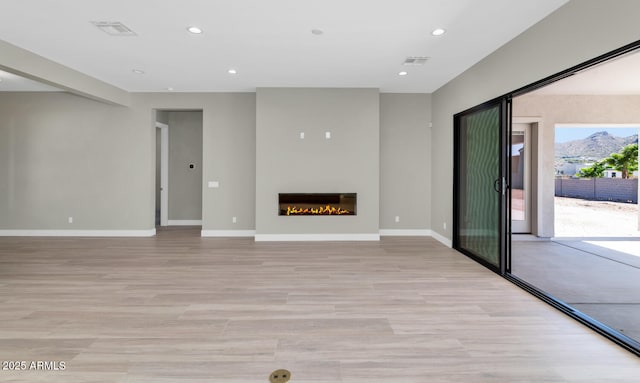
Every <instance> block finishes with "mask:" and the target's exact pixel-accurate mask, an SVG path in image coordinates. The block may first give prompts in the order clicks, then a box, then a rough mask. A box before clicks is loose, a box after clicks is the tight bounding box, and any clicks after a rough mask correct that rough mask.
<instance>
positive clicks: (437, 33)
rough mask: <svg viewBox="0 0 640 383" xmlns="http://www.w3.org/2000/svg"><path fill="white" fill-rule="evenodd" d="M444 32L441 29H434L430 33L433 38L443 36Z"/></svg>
mask: <svg viewBox="0 0 640 383" xmlns="http://www.w3.org/2000/svg"><path fill="white" fill-rule="evenodd" d="M445 32H446V31H445V30H444V29H442V28H438V29H434V30H433V32H431V34H432V35H434V36H442V35H444V33H445Z"/></svg>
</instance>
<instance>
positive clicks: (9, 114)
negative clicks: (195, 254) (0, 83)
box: [0, 92, 255, 230]
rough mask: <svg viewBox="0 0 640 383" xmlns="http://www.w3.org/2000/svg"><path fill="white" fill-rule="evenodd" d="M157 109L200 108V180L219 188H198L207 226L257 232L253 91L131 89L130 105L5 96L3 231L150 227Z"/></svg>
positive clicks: (1, 112) (0, 132)
mask: <svg viewBox="0 0 640 383" xmlns="http://www.w3.org/2000/svg"><path fill="white" fill-rule="evenodd" d="M154 109H190V110H194V109H201V110H203V111H204V112H203V133H202V136H203V143H204V144H203V148H204V151H203V155H202V157H203V166H202V170H203V179H204V180H218V181H220V184H221V187H220V188H219V189H203V190H202V192H203V196H202V200H203V209H202V211H203V217H202V218H203V229H205V230H215V229H227V230H229V229H253V227H254V212H255V209H254V201H255V94H253V93H209V94H156V93H153V94H134V95H133V97H132V106H131V107H130V108H127V107H119V106H113V105H108V104H104V103H101V102H96V101H93V100H89V99H86V98H82V97H78V96H74V95H71V94H66V93H8V92H2V93H0V230H1V229H4V230H61V229H74V230H148V229H152V228H153V227H154V224H155V222H154V216H155V214H154V211H155V200H156V197H155V191H156V186H155V178H156V170H155V169H156V166H155V162H156V158H155V153H156V128H155V121H156V119H155V112H154ZM231 212H233V215H235V216H237V217H238V223H237V224H235V225H233V224H232V223H231ZM69 216H72V217H74V223H73V224H68V223H67V217H69Z"/></svg>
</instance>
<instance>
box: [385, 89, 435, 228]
mask: <svg viewBox="0 0 640 383" xmlns="http://www.w3.org/2000/svg"><path fill="white" fill-rule="evenodd" d="M430 122H431V95H429V94H395V93H393V94H392V93H388V94H381V95H380V229H395V230H416V229H417V230H425V229H429V228H430V227H431V221H430V219H429V217H430V216H431V154H430V152H431V128H429V123H430ZM396 216H399V217H400V222H395V217H396Z"/></svg>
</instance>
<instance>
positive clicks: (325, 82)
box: [0, 0, 567, 92]
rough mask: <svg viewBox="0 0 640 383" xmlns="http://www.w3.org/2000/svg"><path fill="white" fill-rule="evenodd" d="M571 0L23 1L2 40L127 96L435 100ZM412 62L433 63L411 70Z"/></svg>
mask: <svg viewBox="0 0 640 383" xmlns="http://www.w3.org/2000/svg"><path fill="white" fill-rule="evenodd" d="M566 2H567V0H518V1H513V0H482V1H478V0H396V1H371V0H349V1H345V0H323V1H310V0H269V1H265V0H217V1H213V0H212V1H202V0H110V1H103V0H56V1H50V0H20V1H6V2H4V3H3V6H2V12H0V39H2V40H5V41H7V42H8V43H11V44H13V45H17V46H19V47H21V48H24V49H27V50H29V51H31V52H34V53H36V54H38V55H41V56H43V57H45V58H48V59H50V60H53V61H55V62H58V63H60V64H63V65H66V66H68V67H70V68H72V69H75V70H78V71H80V72H82V73H85V74H87V75H89V76H92V77H95V78H97V79H99V80H102V81H104V82H107V83H109V84H111V85H113V86H116V87H118V88H122V89H125V90H127V91H150V92H161V91H167V90H168V89H169V88H171V89H172V90H174V91H178V92H181V91H184V92H186V91H203V92H207V91H254V90H255V88H256V87H373V88H380V89H381V91H383V92H433V91H434V90H436V89H437V88H439V87H440V86H442V85H444V84H445V83H447V82H448V81H450V80H451V79H453V78H454V77H456V76H457V75H459V74H460V73H462V72H463V71H465V70H466V69H468V68H469V67H471V66H472V65H473V64H475V63H476V62H478V61H480V60H481V59H482V58H484V57H485V56H487V55H488V54H489V53H491V52H493V51H494V50H496V49H497V48H499V47H500V46H502V45H503V44H505V43H506V42H508V41H509V40H511V39H512V38H514V37H515V36H517V35H518V34H520V33H522V32H523V31H525V30H526V29H527V28H529V27H530V26H532V25H533V24H535V23H536V22H538V21H539V20H541V19H543V18H544V17H546V16H547V15H548V14H549V13H551V12H553V11H554V10H556V9H557V8H558V7H560V6H562V5H563V4H565V3H566ZM95 21H105V22H119V23H122V24H124V25H125V26H126V27H128V28H130V29H131V30H133V31H135V36H129V37H121V36H110V35H108V34H107V33H103V32H102V31H101V30H100V29H99V28H96V26H95V25H94V24H92V22H95ZM189 26H197V27H199V28H201V29H202V31H203V33H201V34H192V33H189V32H188V31H187V27H189ZM436 28H443V29H445V30H446V33H445V34H444V35H442V36H433V35H432V34H431V32H432V31H433V30H434V29H436ZM312 30H315V31H314V32H312ZM412 56H417V57H429V60H428V61H427V62H426V63H424V65H421V66H411V67H408V66H404V65H403V62H404V60H405V59H406V58H407V57H412ZM0 60H1V58H0ZM0 64H1V62H0ZM134 69H138V70H141V71H143V72H144V74H137V73H134V72H133V70H134ZM230 69H234V70H235V71H236V74H230V73H229V70H230ZM400 71H407V72H408V74H407V75H406V76H398V73H399V72H400Z"/></svg>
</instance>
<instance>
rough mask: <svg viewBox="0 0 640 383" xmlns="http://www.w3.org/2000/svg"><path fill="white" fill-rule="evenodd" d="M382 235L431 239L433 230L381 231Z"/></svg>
mask: <svg viewBox="0 0 640 383" xmlns="http://www.w3.org/2000/svg"><path fill="white" fill-rule="evenodd" d="M380 235H381V236H388V237H430V236H431V230H427V229H424V230H421V229H420V230H400V229H380Z"/></svg>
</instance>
